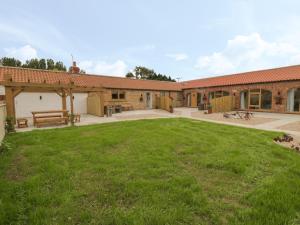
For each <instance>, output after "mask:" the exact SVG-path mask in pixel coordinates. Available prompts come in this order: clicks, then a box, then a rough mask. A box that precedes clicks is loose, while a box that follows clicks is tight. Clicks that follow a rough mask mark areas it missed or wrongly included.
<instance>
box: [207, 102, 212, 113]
mask: <svg viewBox="0 0 300 225" xmlns="http://www.w3.org/2000/svg"><path fill="white" fill-rule="evenodd" d="M211 113H212V106H211V104H207V114H211Z"/></svg>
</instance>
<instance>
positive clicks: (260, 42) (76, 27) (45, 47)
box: [0, 0, 300, 80]
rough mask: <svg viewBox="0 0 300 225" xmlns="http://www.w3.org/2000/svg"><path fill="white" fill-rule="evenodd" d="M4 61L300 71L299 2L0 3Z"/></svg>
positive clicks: (190, 75) (198, 71)
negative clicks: (293, 67) (288, 67)
mask: <svg viewBox="0 0 300 225" xmlns="http://www.w3.org/2000/svg"><path fill="white" fill-rule="evenodd" d="M0 6H1V7H0V56H13V57H17V58H19V59H21V60H26V59H28V58H32V57H38V58H48V57H49V58H53V59H55V60H60V61H63V62H64V63H65V64H66V65H68V66H69V65H70V64H71V54H73V56H74V58H75V60H76V61H77V62H78V63H79V66H80V67H81V68H83V69H85V70H86V71H87V72H89V73H96V74H107V75H115V76H117V75H119V76H124V74H125V73H126V72H128V71H130V70H132V69H133V68H134V67H135V66H136V65H142V66H146V67H149V68H153V69H154V70H155V71H157V72H160V73H164V74H167V75H171V76H172V77H174V78H175V77H181V78H182V79H181V80H188V79H196V78H201V77H208V76H213V75H222V74H228V73H234V72H240V71H247V70H256V69H261V68H269V67H278V66H284V65H292V64H300V10H299V9H300V1H299V0H282V1H281V0H276V1H275V0H265V1H264V0H259V1H250V0H249V1H248V0H222V1H221V0H220V1H213V0H212V1H207V0H206V1H201V0H186V1H174V0H151V1H150V0H148V1H146V0H119V1H118V0H110V1H109V0H107V1H101V0H100V1H99V0H98V1H96V0H94V1H91V0H85V1H75V0H73V1H69V0H65V1H63V0H60V1H59V0H57V1H56V0H51V1H33V0H26V1H22V0H19V1H14V0H10V1H4V0H0Z"/></svg>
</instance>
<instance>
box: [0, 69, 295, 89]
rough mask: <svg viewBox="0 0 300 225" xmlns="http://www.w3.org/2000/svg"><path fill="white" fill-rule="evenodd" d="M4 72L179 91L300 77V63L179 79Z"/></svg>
mask: <svg viewBox="0 0 300 225" xmlns="http://www.w3.org/2000/svg"><path fill="white" fill-rule="evenodd" d="M5 74H10V75H11V76H12V79H13V81H15V82H28V80H30V82H32V83H44V81H46V83H49V84H55V83H58V82H60V83H61V84H68V83H69V82H70V81H73V82H74V83H75V85H77V86H81V87H104V88H123V89H136V90H162V91H180V90H182V89H190V88H201V87H217V86H229V85H239V84H253V83H268V82H278V81H292V80H300V65H296V66H287V67H280V68H274V69H267V70H259V71H252V72H245V73H238V74H232V75H225V76H218V77H211V78H204V79H197V80H191V81H184V82H180V83H177V82H166V81H153V80H135V79H129V78H122V77H112V76H102V75H90V74H72V73H68V72H57V71H49V70H36V69H25V68H15V67H2V66H0V82H1V81H4V79H5V78H4V76H5Z"/></svg>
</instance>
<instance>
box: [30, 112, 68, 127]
mask: <svg viewBox="0 0 300 225" xmlns="http://www.w3.org/2000/svg"><path fill="white" fill-rule="evenodd" d="M68 112H69V111H68V110H47V111H35V112H31V113H32V116H33V125H34V126H37V127H41V126H42V125H59V124H68V122H69V118H68V116H66V115H68Z"/></svg>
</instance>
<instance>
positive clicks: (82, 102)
mask: <svg viewBox="0 0 300 225" xmlns="http://www.w3.org/2000/svg"><path fill="white" fill-rule="evenodd" d="M73 97H74V100H73V106H74V113H75V114H86V113H87V97H88V94H87V93H74V94H73ZM67 110H69V112H70V110H71V107H70V97H67Z"/></svg>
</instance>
